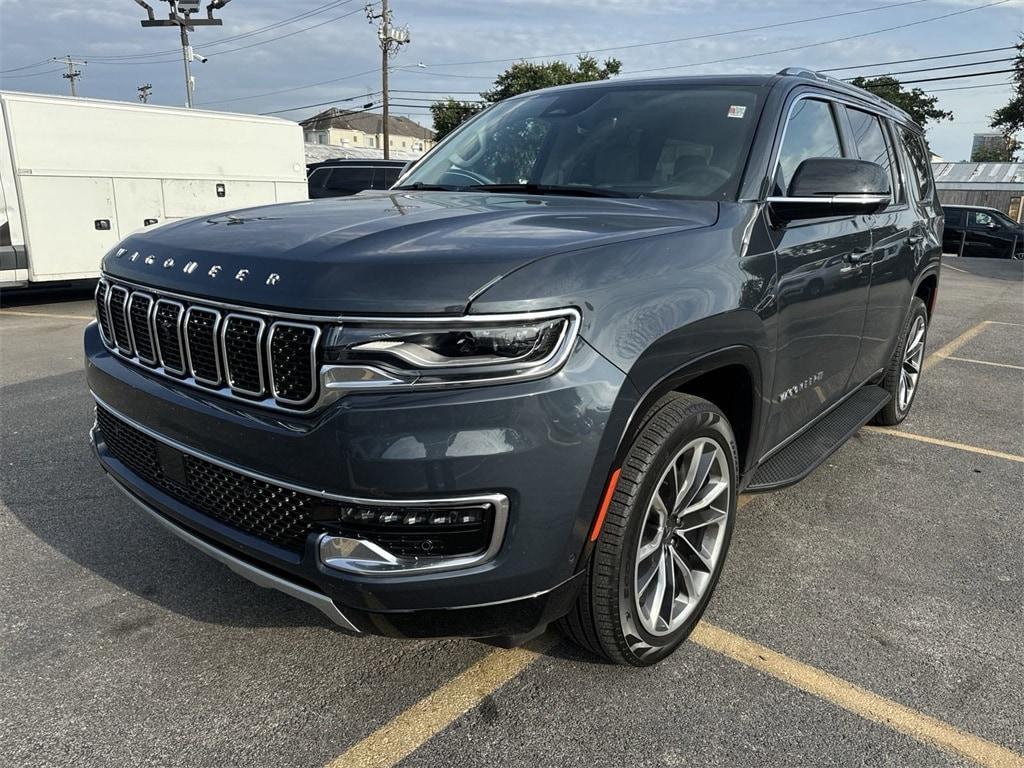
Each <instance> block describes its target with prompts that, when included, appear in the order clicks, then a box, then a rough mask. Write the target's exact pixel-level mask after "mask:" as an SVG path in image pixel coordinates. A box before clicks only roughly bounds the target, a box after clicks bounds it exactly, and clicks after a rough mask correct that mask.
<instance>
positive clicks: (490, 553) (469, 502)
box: [91, 392, 510, 576]
mask: <svg viewBox="0 0 1024 768" xmlns="http://www.w3.org/2000/svg"><path fill="white" fill-rule="evenodd" d="M91 394H92V397H93V399H94V400H95V401H96V404H97V405H99V406H100V407H101V408H104V409H106V410H107V411H110V413H112V414H113V415H114V416H116V417H117V418H119V419H121V420H122V421H124V422H125V423H126V424H128V425H130V426H132V427H134V428H135V429H137V430H139V431H140V432H142V433H143V434H144V435H147V436H148V437H150V438H152V439H153V440H156V441H158V442H161V443H163V444H164V445H168V446H170V447H171V448H174V449H176V450H178V451H181V452H182V453H186V454H188V455H190V456H194V457H195V458H197V459H201V460H203V461H207V462H209V463H211V464H215V465H216V466H218V467H221V468H222V469H226V470H229V471H231V472H237V473H238V474H240V475H244V476H246V477H248V478H251V479H253V480H258V481H260V482H262V483H268V484H270V485H274V486H276V487H278V488H285V489H287V490H290V491H295V492H297V493H302V494H306V495H308V496H313V497H316V498H320V499H325V500H328V501H337V502H340V503H342V504H351V505H353V506H366V507H399V508H403V507H422V508H424V509H432V508H436V507H474V506H476V507H479V506H489V507H490V508H491V509H493V510H494V526H493V528H492V530H491V540H490V542H489V543H488V546H487V549H485V550H484V551H483V552H482V553H480V554H477V555H471V556H466V557H458V558H451V559H449V560H448V561H447V562H439V563H437V564H436V565H434V564H430V565H427V566H422V565H415V566H411V567H407V568H401V569H395V568H392V569H391V570H387V569H385V570H379V569H374V568H370V569H369V570H363V571H355V572H357V573H363V574H371V575H375V576H404V575H406V574H409V573H415V572H417V571H440V570H451V569H453V568H468V567H471V566H474V565H481V564H483V563H485V562H487V561H488V560H491V559H493V558H494V557H495V556H496V555H497V554H498V552H499V551H500V550H501V546H502V544H503V543H504V540H505V532H506V530H507V528H508V519H509V510H510V504H509V499H508V496H506V495H505V494H503V493H497V492H495V493H476V494H468V495H465V496H442V497H437V498H423V497H418V498H412V499H394V498H382V499H369V498H365V497H360V496H347V495H344V494H339V493H330V492H328V491H324V490H319V489H314V488H307V487H306V486H302V485H296V484H295V483H289V482H287V481H284V480H278V479H276V478H273V477H270V476H269V475H263V474H260V473H259V472H254V471H252V470H250V469H246V468H245V467H241V466H238V465H237V464H232V463H231V462H227V461H224V460H222V459H218V458H217V457H215V456H211V455H210V454H208V453H205V452H204V451H200V450H198V449H196V448H192V447H190V446H187V445H185V444H184V443H180V442H178V441H177V440H174V439H172V438H169V437H166V436H165V435H162V434H160V433H158V432H155V431H154V430H152V429H150V428H149V427H146V426H144V425H143V424H140V423H139V422H137V421H135V419H132V418H130V417H128V416H125V415H124V414H123V413H121V412H120V411H118V410H117V409H116V408H112V407H111V406H109V405H107V403H106V402H105V401H104V400H103V399H102V398H101V397H99V396H98V395H97V394H96V393H95V392H93V393H91ZM325 535H330V534H321V535H320V536H318V538H317V551H318V552H319V550H320V544H321V541H322V539H323V537H324V536H325ZM318 557H319V555H318ZM325 565H327V564H326V563H325ZM328 567H332V568H333V567H339V566H337V565H332V566H328ZM357 567H361V566H357ZM342 570H350V569H349V568H344V569H342Z"/></svg>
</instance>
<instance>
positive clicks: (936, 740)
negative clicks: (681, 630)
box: [690, 622, 1024, 768]
mask: <svg viewBox="0 0 1024 768" xmlns="http://www.w3.org/2000/svg"><path fill="white" fill-rule="evenodd" d="M690 639H691V640H692V641H693V642H695V643H697V644H698V645H701V646H703V647H704V648H707V649H709V650H712V651H715V652H716V653H720V654H722V655H723V656H728V657H729V658H731V659H734V660H735V661H738V662H739V663H740V664H743V665H745V666H747V667H751V668H753V669H756V670H758V671H759V672H763V673H765V674H766V675H771V676H772V677H774V678H776V679H777V680H781V681H782V682H784V683H786V684H788V685H791V686H793V687H794V688H799V689H800V690H802V691H806V692H807V693H810V694H812V695H814V696H817V697H818V698H821V699H824V700H825V701H828V702H830V703H832V704H835V705H836V706H838V707H842V708H843V709H845V710H847V711H848V712H852V713H853V714H855V715H858V716H860V717H863V718H864V719H865V720H870V721H872V722H875V723H878V724H879V725H884V726H886V727H887V728H891V729H892V730H894V731H898V732H900V733H902V734H905V735H907V736H910V737H912V738H914V739H917V740H918V741H921V742H924V743H925V744H929V745H931V746H933V747H937V748H939V749H941V750H944V751H946V752H952V753H953V754H956V755H960V756H962V757H966V758H967V759H969V760H973V761H974V762H976V763H978V764H979V765H983V766H986V768H1010V767H1011V766H1012V768H1024V755H1020V754H1018V753H1016V752H1013V751H1012V750H1009V749H1007V748H1006V747H1003V746H1000V745H999V744H995V743H993V742H991V741H987V740H986V739H983V738H981V737H980V736H975V735H974V734H971V733H968V732H966V731H963V730H960V729H959V728H957V727H955V726H953V725H950V724H949V723H945V722H943V721H941V720H937V719H936V718H934V717H930V716H929V715H926V714H924V713H923V712H918V711H917V710H914V709H911V708H910V707H905V706H903V705H902V704H897V703H896V702H895V701H891V700H889V699H886V698H884V697H883V696H879V695H878V694H876V693H872V692H871V691H868V690H866V689H864V688H861V687H860V686H858V685H854V684H853V683H851V682H849V681H847V680H843V679H842V678H840V677H836V676H835V675H832V674H830V673H828V672H824V671H822V670H820V669H817V668H816V667H812V666H810V665H808V664H804V663H803V662H800V661H797V660H795V659H791V658H789V657H788V656H785V655H783V654H781V653H777V652H776V651H773V650H771V649H770V648H766V647H765V646H763V645H759V644H758V643H755V642H752V641H750V640H747V639H746V638H743V637H740V636H739V635H735V634H733V633H732V632H729V631H727V630H724V629H721V628H720V627H716V626H714V625H713V624H708V623H707V622H701V623H700V624H698V625H697V628H696V629H695V630H694V632H693V634H692V635H691V636H690Z"/></svg>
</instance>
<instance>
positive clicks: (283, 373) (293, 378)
mask: <svg viewBox="0 0 1024 768" xmlns="http://www.w3.org/2000/svg"><path fill="white" fill-rule="evenodd" d="M319 336H320V329H319V328H317V327H316V326H315V325H301V324H299V323H284V322H282V323H275V324H274V327H273V328H271V329H270V340H269V342H268V346H269V348H270V386H271V389H272V390H273V392H274V397H276V398H277V399H278V400H280V401H282V402H286V403H292V404H294V405H302V404H303V403H306V402H309V400H311V399H312V398H313V395H314V394H316V343H317V340H318V339H319Z"/></svg>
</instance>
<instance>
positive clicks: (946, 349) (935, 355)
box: [921, 320, 988, 371]
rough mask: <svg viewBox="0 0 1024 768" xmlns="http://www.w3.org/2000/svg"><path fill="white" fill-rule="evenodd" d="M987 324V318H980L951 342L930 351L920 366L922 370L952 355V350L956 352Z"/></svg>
mask: <svg viewBox="0 0 1024 768" xmlns="http://www.w3.org/2000/svg"><path fill="white" fill-rule="evenodd" d="M987 324H988V321H987V320H982V321H981V322H980V323H978V324H977V325H972V326H971V327H970V328H968V329H967V330H966V331H964V332H963V333H961V334H960V335H959V336H957V337H956V338H955V339H953V340H952V341H951V342H949V343H948V344H946V345H945V346H942V347H939V348H938V349H936V350H935V351H934V352H932V353H931V354H930V355H928V357H927V359H926V360H925V361H924V365H923V366H921V369H922V370H924V371H927V370H928V369H929V368H931V367H932V366H933V365H935V364H936V363H937V362H939V361H940V360H942V359H943V358H946V357H949V356H950V355H952V354H953V353H954V352H956V351H957V350H958V349H960V347H962V346H963V345H964V344H966V343H967V342H968V341H970V340H971V339H973V338H974V337H975V336H977V335H978V334H979V333H981V332H982V331H983V330H985V326H986V325H987Z"/></svg>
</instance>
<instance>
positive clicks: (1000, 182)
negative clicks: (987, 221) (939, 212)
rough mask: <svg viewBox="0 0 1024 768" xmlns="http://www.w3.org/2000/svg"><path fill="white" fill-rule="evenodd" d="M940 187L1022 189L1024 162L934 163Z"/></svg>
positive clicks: (936, 180) (1023, 187)
mask: <svg viewBox="0 0 1024 768" xmlns="http://www.w3.org/2000/svg"><path fill="white" fill-rule="evenodd" d="M932 173H933V174H934V175H935V182H936V184H938V186H939V189H956V188H965V187H966V188H968V189H1021V190H1024V163H932Z"/></svg>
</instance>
